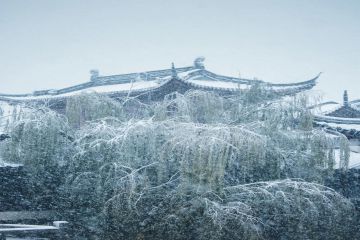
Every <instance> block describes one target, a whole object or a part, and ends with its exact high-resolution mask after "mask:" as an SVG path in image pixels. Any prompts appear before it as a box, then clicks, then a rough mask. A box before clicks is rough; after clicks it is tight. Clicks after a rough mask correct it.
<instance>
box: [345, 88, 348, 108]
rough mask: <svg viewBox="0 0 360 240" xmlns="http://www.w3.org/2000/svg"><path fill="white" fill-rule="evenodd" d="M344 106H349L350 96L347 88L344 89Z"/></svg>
mask: <svg viewBox="0 0 360 240" xmlns="http://www.w3.org/2000/svg"><path fill="white" fill-rule="evenodd" d="M344 106H345V107H347V106H349V97H348V93H347V90H345V91H344Z"/></svg>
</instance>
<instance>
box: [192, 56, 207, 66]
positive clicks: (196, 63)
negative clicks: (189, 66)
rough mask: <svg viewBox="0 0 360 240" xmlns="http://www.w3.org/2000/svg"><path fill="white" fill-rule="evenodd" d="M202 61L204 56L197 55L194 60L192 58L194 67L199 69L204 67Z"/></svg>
mask: <svg viewBox="0 0 360 240" xmlns="http://www.w3.org/2000/svg"><path fill="white" fill-rule="evenodd" d="M204 61H205V58H204V57H197V58H195V60H194V67H195V68H199V69H205V66H204Z"/></svg>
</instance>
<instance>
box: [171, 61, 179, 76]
mask: <svg viewBox="0 0 360 240" xmlns="http://www.w3.org/2000/svg"><path fill="white" fill-rule="evenodd" d="M171 77H172V78H177V77H178V75H177V72H176V68H175V65H174V63H171Z"/></svg>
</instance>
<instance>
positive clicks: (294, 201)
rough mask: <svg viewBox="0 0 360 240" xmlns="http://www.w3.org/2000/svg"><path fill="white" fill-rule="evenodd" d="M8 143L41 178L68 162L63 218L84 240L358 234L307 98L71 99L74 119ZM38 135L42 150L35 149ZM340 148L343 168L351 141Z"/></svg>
mask: <svg viewBox="0 0 360 240" xmlns="http://www.w3.org/2000/svg"><path fill="white" fill-rule="evenodd" d="M256 93H258V94H256ZM258 96H264V97H260V98H259V97H258ZM68 122H70V124H68ZM69 125H70V126H71V127H69ZM24 130H25V131H24ZM11 132H12V135H13V136H15V138H14V139H12V140H11V141H10V142H8V143H7V146H8V147H7V148H5V150H4V151H3V154H5V155H7V156H9V158H11V159H14V160H20V159H23V160H22V161H24V163H28V164H29V165H32V166H33V169H35V171H36V169H37V167H36V166H37V165H41V164H44V163H46V164H49V166H52V164H55V165H56V164H58V163H60V162H63V163H64V164H63V167H62V169H63V171H64V174H63V175H64V176H66V179H64V181H63V182H62V183H63V184H62V185H61V187H60V189H61V199H63V201H62V202H61V203H60V205H61V209H64V211H61V213H62V214H64V217H63V218H64V219H68V220H70V221H71V222H72V224H73V228H74V229H77V233H78V236H77V237H78V238H79V239H80V238H81V236H82V237H84V238H85V239H86V238H88V239H92V238H94V239H96V238H99V239H119V238H124V239H193V238H194V237H195V236H196V239H264V238H265V239H279V238H280V237H281V236H282V237H284V236H286V237H287V238H291V239H324V237H325V236H324V234H329V235H328V236H327V237H328V238H329V239H331V238H332V237H333V238H335V239H336V238H341V237H347V235H346V234H347V232H350V231H349V229H350V226H349V225H350V224H352V222H351V217H352V214H353V206H352V205H351V203H350V202H349V201H348V200H347V199H345V198H343V197H342V196H340V195H339V194H337V193H336V192H334V191H333V190H331V189H329V188H326V187H324V186H322V185H319V184H321V183H322V182H323V179H324V178H325V177H326V176H329V174H331V172H332V169H333V167H334V157H333V151H332V149H333V147H334V141H333V139H331V138H329V137H328V136H327V135H326V133H325V132H323V131H321V130H318V129H313V128H312V117H311V114H310V112H309V111H308V110H307V108H306V98H305V97H303V96H300V97H296V98H291V99H290V98H289V99H282V100H274V99H273V96H270V95H268V93H267V92H265V90H264V89H263V88H261V86H254V87H253V88H252V89H251V91H249V93H248V94H245V95H241V96H232V97H229V98H224V97H221V96H218V95H216V94H214V93H209V92H201V91H189V92H187V93H185V94H184V95H181V94H178V93H173V94H171V95H168V96H167V97H165V99H164V101H162V102H158V103H150V104H143V103H141V102H139V101H137V100H136V99H125V100H124V99H123V100H121V101H120V102H115V101H114V100H111V99H107V98H105V97H103V96H98V95H81V96H79V97H75V98H73V99H70V100H68V106H67V114H66V116H65V117H64V116H59V115H57V114H55V113H53V112H50V111H46V112H39V114H32V115H27V116H26V117H23V120H22V121H16V124H15V125H14V127H13V128H12V130H11ZM24 132H26V133H31V134H29V135H26V134H24ZM47 133H48V134H47ZM59 133H61V134H59ZM30 136H33V137H34V138H38V139H37V140H36V141H33V142H31V143H27V142H28V141H29V140H30ZM35 142H38V144H35V145H31V144H34V143H35ZM48 144H49V145H48ZM47 145H48V147H44V146H47ZM55 146H58V148H56V147H55ZM341 148H342V151H343V154H342V156H343V159H344V160H343V161H342V164H341V167H342V168H344V169H345V168H346V167H347V162H346V161H347V160H346V159H348V154H347V152H348V145H347V144H346V141H345V139H343V144H342V145H341ZM57 149H58V150H57ZM25 153H29V155H26V154H25ZM25 155H26V156H25ZM39 159H43V160H42V161H43V162H41V161H40V162H39ZM46 159H48V160H46ZM47 161H48V162H47ZM40 169H43V170H44V171H45V170H46V167H45V168H40ZM39 173H41V171H39ZM69 209H76V211H69Z"/></svg>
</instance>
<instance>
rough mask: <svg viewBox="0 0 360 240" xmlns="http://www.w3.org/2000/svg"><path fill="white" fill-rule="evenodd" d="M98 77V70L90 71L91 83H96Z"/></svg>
mask: <svg viewBox="0 0 360 240" xmlns="http://www.w3.org/2000/svg"><path fill="white" fill-rule="evenodd" d="M98 77H99V70H97V69H92V70H90V80H91V81H96V80H97V78H98Z"/></svg>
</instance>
